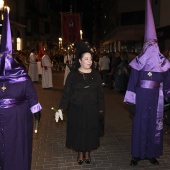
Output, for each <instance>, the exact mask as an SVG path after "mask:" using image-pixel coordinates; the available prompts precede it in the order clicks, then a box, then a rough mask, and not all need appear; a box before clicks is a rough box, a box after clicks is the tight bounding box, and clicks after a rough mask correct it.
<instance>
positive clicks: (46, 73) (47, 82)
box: [42, 50, 53, 89]
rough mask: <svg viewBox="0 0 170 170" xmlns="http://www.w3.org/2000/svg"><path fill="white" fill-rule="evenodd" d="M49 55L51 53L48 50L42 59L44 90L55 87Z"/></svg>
mask: <svg viewBox="0 0 170 170" xmlns="http://www.w3.org/2000/svg"><path fill="white" fill-rule="evenodd" d="M49 54H50V52H49V51H48V50H46V51H45V54H44V56H43V57H42V88H44V89H48V88H52V87H53V83H52V71H51V68H52V63H51V59H50V57H49Z"/></svg>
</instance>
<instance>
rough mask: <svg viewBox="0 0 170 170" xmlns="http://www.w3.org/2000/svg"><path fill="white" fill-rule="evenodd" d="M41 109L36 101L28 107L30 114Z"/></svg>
mask: <svg viewBox="0 0 170 170" xmlns="http://www.w3.org/2000/svg"><path fill="white" fill-rule="evenodd" d="M41 109H42V107H41V105H40V103H37V104H36V105H34V106H32V107H31V108H30V110H31V112H32V114H34V113H36V112H39V111H40V110H41Z"/></svg>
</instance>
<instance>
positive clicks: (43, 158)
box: [32, 71, 170, 170]
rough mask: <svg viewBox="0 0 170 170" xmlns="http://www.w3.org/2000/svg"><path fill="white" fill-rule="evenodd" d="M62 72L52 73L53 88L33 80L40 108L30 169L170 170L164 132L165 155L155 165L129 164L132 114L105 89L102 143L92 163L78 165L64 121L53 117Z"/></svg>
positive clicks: (120, 97) (169, 147) (116, 95)
mask: <svg viewBox="0 0 170 170" xmlns="http://www.w3.org/2000/svg"><path fill="white" fill-rule="evenodd" d="M63 77H64V75H63V71H60V72H55V73H53V84H54V88H53V89H51V90H44V89H42V87H41V82H39V83H35V88H36V90H37V93H38V97H39V101H40V103H41V105H42V107H43V110H42V112H41V113H42V116H41V122H40V124H39V127H38V133H37V134H34V140H33V155H32V156H33V159H32V170H82V169H84V170H130V169H133V170H149V169H152V170H155V169H157V170H170V134H165V135H164V154H163V156H161V157H160V158H159V159H158V160H159V162H160V165H159V166H154V165H151V164H150V163H149V161H147V160H143V161H140V162H139V165H138V166H136V167H131V166H130V165H129V163H130V160H131V154H130V140H131V114H130V113H129V111H128V107H127V105H126V104H125V103H123V102H122V101H123V95H122V94H120V93H119V92H116V91H111V90H109V89H108V88H104V94H105V105H106V111H105V135H104V136H103V137H101V146H100V148H98V149H97V150H95V151H93V152H92V153H91V158H92V162H91V164H89V165H87V164H86V163H83V164H82V165H78V163H77V162H76V159H77V153H76V152H74V151H72V150H70V149H67V148H65V138H66V122H65V121H60V122H58V123H56V122H55V120H54V113H55V112H54V111H52V110H51V107H55V108H57V106H58V104H59V101H60V98H61V95H62V92H63Z"/></svg>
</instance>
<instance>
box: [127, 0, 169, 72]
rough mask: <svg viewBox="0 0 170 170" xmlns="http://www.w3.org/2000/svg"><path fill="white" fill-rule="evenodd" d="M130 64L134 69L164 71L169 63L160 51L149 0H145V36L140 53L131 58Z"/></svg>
mask: <svg viewBox="0 0 170 170" xmlns="http://www.w3.org/2000/svg"><path fill="white" fill-rule="evenodd" d="M130 66H131V67H132V68H134V69H136V70H141V71H152V72H165V71H167V70H168V69H169V68H170V63H169V61H168V60H167V59H166V57H164V56H163V54H161V53H160V50H159V47H158V43H157V36H156V30H155V24H154V19H153V14H152V9H151V3H150V0H146V13H145V38H144V46H143V50H142V52H141V54H140V55H139V56H137V57H136V58H135V59H133V60H132V62H131V63H130Z"/></svg>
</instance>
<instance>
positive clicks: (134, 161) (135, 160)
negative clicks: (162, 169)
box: [130, 157, 140, 166]
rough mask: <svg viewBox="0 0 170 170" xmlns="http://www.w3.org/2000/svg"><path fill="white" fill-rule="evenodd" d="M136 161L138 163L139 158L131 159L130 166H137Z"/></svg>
mask: <svg viewBox="0 0 170 170" xmlns="http://www.w3.org/2000/svg"><path fill="white" fill-rule="evenodd" d="M138 161H140V158H136V157H133V158H132V160H131V162H130V165H131V166H136V165H138Z"/></svg>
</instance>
